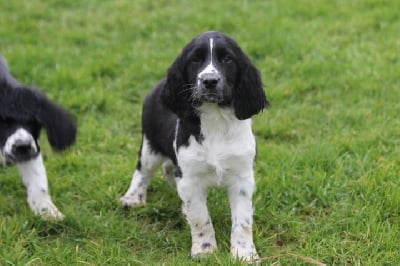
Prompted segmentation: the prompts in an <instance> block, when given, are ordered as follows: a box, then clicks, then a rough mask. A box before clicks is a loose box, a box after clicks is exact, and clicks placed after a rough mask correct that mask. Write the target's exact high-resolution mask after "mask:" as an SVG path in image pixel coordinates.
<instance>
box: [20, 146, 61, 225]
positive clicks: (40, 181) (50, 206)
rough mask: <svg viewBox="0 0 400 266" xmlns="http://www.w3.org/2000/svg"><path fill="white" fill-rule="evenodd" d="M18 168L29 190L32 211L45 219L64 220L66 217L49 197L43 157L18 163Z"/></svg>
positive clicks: (29, 202) (39, 156)
mask: <svg viewBox="0 0 400 266" xmlns="http://www.w3.org/2000/svg"><path fill="white" fill-rule="evenodd" d="M17 167H18V170H19V172H20V174H21V176H22V181H23V182H24V184H25V186H26V188H27V191H28V204H29V206H30V207H31V209H32V211H33V212H34V213H35V214H36V215H40V216H42V217H43V218H45V219H56V220H61V219H63V218H64V215H63V214H62V213H61V212H60V211H59V210H58V209H57V207H56V206H55V205H54V203H53V202H52V200H51V198H50V195H49V188H48V182H47V175H46V169H45V167H44V164H43V159H42V155H41V154H39V155H38V156H37V157H35V158H33V159H31V160H29V161H26V162H20V163H17Z"/></svg>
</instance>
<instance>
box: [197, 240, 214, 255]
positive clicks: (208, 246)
mask: <svg viewBox="0 0 400 266" xmlns="http://www.w3.org/2000/svg"><path fill="white" fill-rule="evenodd" d="M216 250H217V243H216V242H215V240H214V239H210V240H209V241H201V242H200V241H199V242H196V243H193V244H192V258H201V257H203V256H205V255H207V254H210V253H213V252H214V251H216Z"/></svg>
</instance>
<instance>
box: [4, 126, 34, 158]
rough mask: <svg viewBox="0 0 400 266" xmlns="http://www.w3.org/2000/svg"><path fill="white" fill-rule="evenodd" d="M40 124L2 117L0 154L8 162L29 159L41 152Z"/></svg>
mask: <svg viewBox="0 0 400 266" xmlns="http://www.w3.org/2000/svg"><path fill="white" fill-rule="evenodd" d="M39 132H40V126H39V125H37V124H36V123H34V122H23V123H21V122H17V121H13V120H8V119H7V120H4V119H0V154H1V156H2V157H3V160H4V161H5V162H7V163H16V162H24V161H28V160H30V159H32V158H34V157H36V156H37V155H38V154H39V151H40V148H39V145H38V143H37V139H38V137H39Z"/></svg>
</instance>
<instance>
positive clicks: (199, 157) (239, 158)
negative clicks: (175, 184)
mask: <svg viewBox="0 0 400 266" xmlns="http://www.w3.org/2000/svg"><path fill="white" fill-rule="evenodd" d="M223 133H224V132H223V131H221V132H218V133H217V134H206V135H205V136H204V139H203V141H202V142H201V143H199V142H197V141H196V140H195V138H194V137H191V138H190V140H189V145H188V146H187V147H181V148H180V149H179V151H178V152H177V159H178V163H179V166H180V167H181V170H182V172H183V173H184V175H187V176H188V177H195V178H201V179H206V180H208V182H209V183H211V184H213V185H221V184H223V183H225V181H227V179H229V178H231V177H237V176H245V175H248V173H249V171H251V169H252V165H253V160H254V156H255V140H254V136H253V134H252V132H251V130H248V132H246V131H245V132H243V131H242V132H237V133H233V134H232V133H230V134H223Z"/></svg>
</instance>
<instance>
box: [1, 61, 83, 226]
mask: <svg viewBox="0 0 400 266" xmlns="http://www.w3.org/2000/svg"><path fill="white" fill-rule="evenodd" d="M42 127H44V128H45V129H46V132H47V137H48V140H49V142H50V144H51V146H52V147H53V148H54V149H56V150H63V149H65V148H67V147H68V146H70V145H71V144H73V143H74V141H75V137H76V123H75V122H74V120H73V119H72V118H71V116H70V115H69V114H68V113H67V112H66V111H64V110H63V109H62V108H60V107H59V106H57V105H55V104H54V103H52V102H51V101H49V100H48V99H47V98H46V96H45V95H44V94H42V93H40V92H39V91H37V90H33V89H31V88H28V87H26V86H24V85H22V84H20V83H19V82H18V81H17V80H16V79H15V78H14V77H13V76H12V75H11V74H10V72H9V70H8V67H7V63H6V60H5V59H4V58H3V57H2V56H1V55H0V155H1V156H0V157H2V160H3V162H5V163H15V164H16V165H17V167H18V169H19V172H20V174H21V176H22V180H23V182H24V184H25V186H26V187H27V192H28V204H29V206H30V207H31V209H32V211H33V212H34V213H35V214H38V215H41V216H42V217H44V218H51V219H62V218H63V214H62V213H61V212H60V211H59V210H58V209H57V207H56V206H55V205H54V203H53V202H52V200H51V198H50V195H49V188H48V183H47V175H46V170H45V167H44V165H43V159H42V155H41V153H40V147H39V144H38V138H39V134H40V130H41V128H42Z"/></svg>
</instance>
